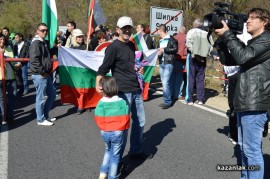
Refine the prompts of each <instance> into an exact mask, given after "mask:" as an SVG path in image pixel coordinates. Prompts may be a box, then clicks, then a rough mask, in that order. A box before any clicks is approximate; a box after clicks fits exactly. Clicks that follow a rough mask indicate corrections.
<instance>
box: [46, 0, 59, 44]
mask: <svg viewBox="0 0 270 179" xmlns="http://www.w3.org/2000/svg"><path fill="white" fill-rule="evenodd" d="M42 22H43V23H45V24H47V26H48V30H49V31H48V34H47V37H46V40H49V42H50V48H52V47H53V44H54V41H55V38H56V32H57V28H58V20H57V8H56V4H55V0H42Z"/></svg>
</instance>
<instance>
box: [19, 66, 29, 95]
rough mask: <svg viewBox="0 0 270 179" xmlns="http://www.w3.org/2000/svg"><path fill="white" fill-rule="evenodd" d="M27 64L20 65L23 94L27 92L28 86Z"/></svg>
mask: <svg viewBox="0 0 270 179" xmlns="http://www.w3.org/2000/svg"><path fill="white" fill-rule="evenodd" d="M27 68H28V67H27V63H22V68H21V69H22V79H23V89H24V92H25V93H28V91H29V85H28V72H27Z"/></svg>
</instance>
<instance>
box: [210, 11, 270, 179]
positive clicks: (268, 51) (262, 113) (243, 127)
mask: <svg viewBox="0 0 270 179" xmlns="http://www.w3.org/2000/svg"><path fill="white" fill-rule="evenodd" d="M269 21H270V13H269V11H268V10H266V9H261V8H253V9H251V10H250V11H249V13H248V20H247V32H248V33H249V34H250V35H251V36H252V39H251V40H249V41H248V44H247V45H245V44H244V43H243V42H241V41H240V40H239V39H238V38H237V37H236V35H234V33H233V32H232V31H231V30H230V29H229V27H228V26H227V24H226V23H225V22H224V21H222V24H223V28H221V29H216V30H215V32H216V33H217V34H218V35H219V36H222V37H223V38H224V43H225V45H226V47H227V48H228V49H229V50H230V53H231V55H232V56H233V59H234V62H235V63H236V65H239V66H240V72H239V78H238V81H237V84H236V89H235V95H234V110H235V112H236V113H237V127H238V143H239V145H240V149H241V154H242V166H245V167H248V168H246V169H244V170H242V174H241V178H256V179H262V178H263V175H264V160H263V153H262V133H263V130H264V125H265V123H266V121H267V119H268V114H267V110H269V109H270V85H269V84H270V75H269V70H270V40H269V39H270V23H269ZM251 166H255V168H256V170H255V171H253V170H248V169H249V168H250V167H251Z"/></svg>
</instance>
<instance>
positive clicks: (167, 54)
mask: <svg viewBox="0 0 270 179" xmlns="http://www.w3.org/2000/svg"><path fill="white" fill-rule="evenodd" d="M158 48H159V44H158ZM177 52H178V41H177V40H176V39H175V38H174V37H173V36H170V39H169V41H168V44H167V47H166V48H164V53H163V54H162V55H159V56H158V59H159V64H161V63H162V57H163V55H164V64H173V62H174V60H175V59H176V54H177Z"/></svg>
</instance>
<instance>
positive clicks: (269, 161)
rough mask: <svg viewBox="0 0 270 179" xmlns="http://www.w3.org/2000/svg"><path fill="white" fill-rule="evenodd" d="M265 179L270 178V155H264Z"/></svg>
mask: <svg viewBox="0 0 270 179" xmlns="http://www.w3.org/2000/svg"><path fill="white" fill-rule="evenodd" d="M263 158H264V179H269V178H270V170H269V167H270V155H268V154H264V155H263Z"/></svg>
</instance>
